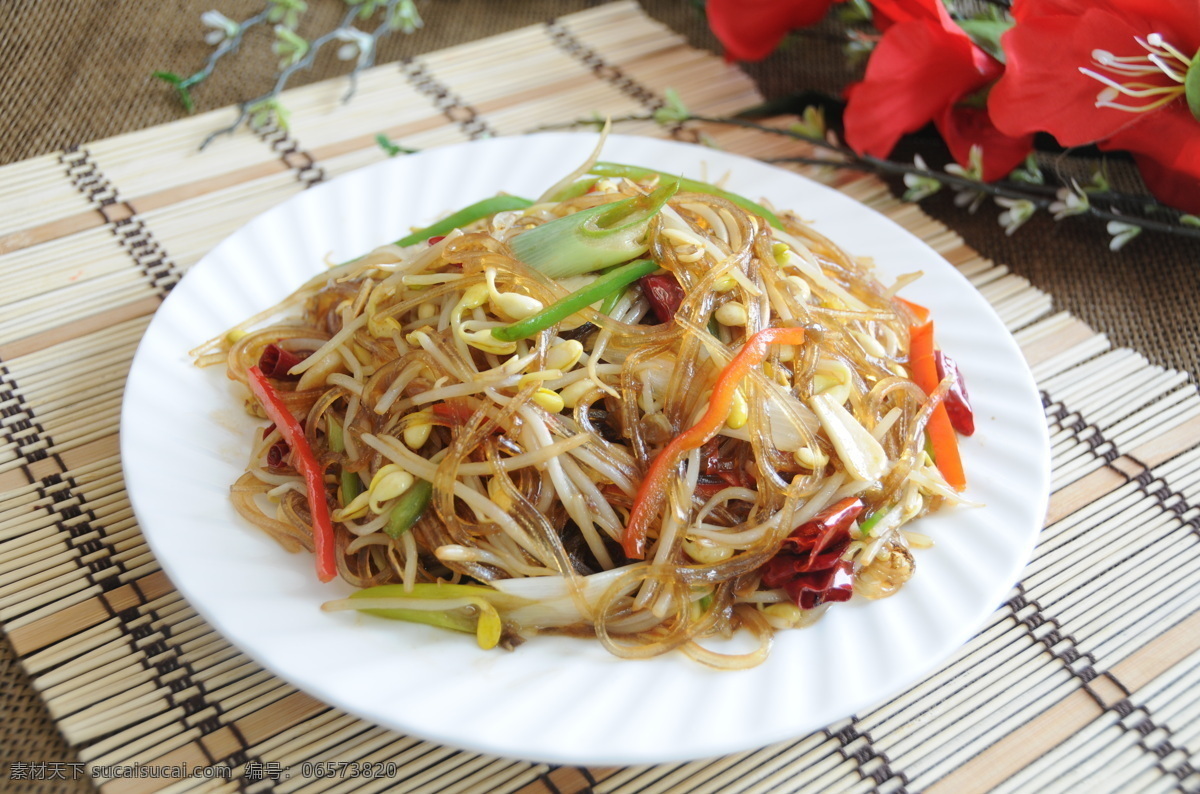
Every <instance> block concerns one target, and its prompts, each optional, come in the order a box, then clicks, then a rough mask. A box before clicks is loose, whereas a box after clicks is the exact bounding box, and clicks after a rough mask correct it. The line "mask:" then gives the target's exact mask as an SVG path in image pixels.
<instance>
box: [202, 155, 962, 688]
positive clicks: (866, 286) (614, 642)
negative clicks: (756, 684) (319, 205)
mask: <svg viewBox="0 0 1200 794" xmlns="http://www.w3.org/2000/svg"><path fill="white" fill-rule="evenodd" d="M916 275H917V274H914V275H913V276H912V277H913V278H915V277H916ZM908 280H909V279H907V278H902V279H900V280H899V282H897V283H895V284H892V285H890V286H885V285H883V284H881V283H879V282H878V281H877V280H876V278H875V276H874V275H873V272H872V269H871V266H870V263H866V262H862V261H858V260H856V259H854V258H853V257H851V256H850V255H848V254H846V253H845V252H844V251H842V249H841V248H839V247H838V246H837V245H835V244H834V243H833V242H831V241H829V240H827V239H826V238H824V237H822V236H821V235H820V234H818V233H817V232H815V231H814V230H813V229H811V228H809V227H808V226H807V225H805V224H804V223H803V222H802V221H801V220H800V219H798V218H797V217H795V216H794V215H792V214H791V213H787V212H781V213H779V214H778V215H777V214H776V213H775V212H773V211H772V210H770V209H768V208H766V207H764V206H760V205H758V204H755V203H753V202H751V201H749V200H747V199H745V198H743V197H741V196H737V195H733V194H731V193H728V192H726V191H724V190H722V189H720V188H717V187H715V186H712V185H708V184H704V183H700V182H694V181H691V180H687V179H682V178H679V177H675V176H672V175H668V174H663V173H658V172H655V171H652V170H649V169H645V168H638V167H633V166H623V165H617V164H612V163H604V162H596V161H595V158H594V157H593V158H592V159H591V160H589V162H588V163H587V164H585V166H584V167H583V168H581V169H579V170H578V171H576V172H575V173H574V174H572V175H570V176H569V177H567V178H566V179H564V180H563V181H561V182H560V183H559V184H557V185H555V186H554V187H553V188H551V189H550V190H549V191H548V192H547V194H546V195H545V196H544V197H542V198H541V199H539V200H537V201H531V200H527V199H521V198H517V197H515V196H509V195H500V196H497V197H494V198H491V199H486V200H484V201H481V202H479V203H477V204H473V205H471V206H469V207H466V208H465V209H463V210H462V211H460V212H457V213H455V214H454V215H452V216H450V217H448V218H447V219H446V220H445V221H443V222H441V223H438V224H435V225H434V226H432V227H429V228H427V229H421V230H418V231H416V232H414V233H413V234H411V235H409V236H408V237H405V238H404V239H401V240H398V241H397V242H396V243H394V244H390V245H385V246H383V247H381V248H378V249H376V250H374V251H372V252H370V253H368V254H366V255H364V256H362V257H360V258H358V259H355V260H353V261H350V262H345V263H342V264H339V265H336V266H333V267H332V268H331V269H330V270H328V271H327V272H324V273H322V274H321V275H320V276H319V277H317V278H314V279H313V280H312V281H310V282H309V283H308V284H306V285H304V286H303V287H302V288H301V289H300V290H299V291H297V292H296V293H294V294H293V295H292V296H291V297H289V298H288V299H287V300H285V301H284V302H283V303H282V304H280V305H279V306H276V307H273V308H272V309H270V310H268V311H266V312H264V313H262V314H260V315H258V316H256V317H253V318H250V319H249V320H247V321H246V323H244V324H243V325H241V326H239V327H238V328H236V329H234V330H232V331H230V332H229V333H228V334H226V335H224V336H223V337H221V338H220V339H218V340H215V341H214V342H213V343H210V344H209V345H208V346H206V347H205V348H202V349H199V350H198V351H196V355H197V361H198V363H200V364H212V363H223V364H224V365H225V366H226V367H227V370H228V374H229V377H230V378H232V379H234V380H236V381H239V382H241V383H243V384H245V385H246V386H247V387H248V388H249V392H250V396H249V398H248V399H247V402H246V407H247V410H248V411H249V412H250V413H251V414H253V415H255V416H259V417H262V419H263V425H262V428H261V431H260V432H258V433H257V434H256V435H255V437H254V439H253V444H252V445H251V449H250V451H249V464H248V466H247V468H246V472H245V474H243V475H242V476H241V478H240V479H239V480H238V481H237V482H236V483H235V484H234V485H233V488H232V497H233V501H234V504H235V505H236V507H237V510H238V512H239V513H240V514H241V515H243V516H244V517H245V518H246V519H248V520H249V521H251V522H252V523H253V524H255V525H256V526H257V527H260V528H261V529H262V530H263V531H265V532H266V533H268V534H269V535H270V536H272V537H273V538H275V539H276V540H277V541H278V542H279V543H280V544H282V545H283V546H284V547H285V548H287V549H289V550H293V551H299V550H302V549H303V550H306V551H308V552H311V553H312V554H313V555H315V560H316V571H317V575H318V577H319V578H320V579H321V580H322V581H330V580H333V579H335V578H339V577H340V578H341V579H343V580H345V581H346V582H348V583H349V584H350V585H352V586H353V587H354V588H356V591H355V592H354V593H353V595H351V596H350V597H349V598H343V599H337V600H334V601H331V602H329V603H327V604H326V605H325V608H326V609H329V610H343V609H353V610H359V611H362V612H366V613H369V614H372V615H376V616H381V617H385V618H393V619H398V620H406V621H415V622H421V623H427V624H433V625H436V626H441V627H444V628H448V629H453V630H458V631H464V632H469V633H471V634H474V635H475V636H476V639H477V641H478V643H479V645H480V646H482V647H484V648H491V647H495V646H497V645H499V646H502V647H513V646H515V645H517V644H519V643H520V642H521V641H522V640H524V639H528V638H529V637H531V636H533V635H536V634H539V633H547V632H553V633H567V634H572V635H582V636H589V637H595V638H597V639H598V641H599V642H601V643H603V644H604V646H605V647H606V648H608V649H609V650H610V651H611V652H612V653H614V654H616V655H618V656H623V657H648V656H653V655H657V654H660V653H663V652H666V651H668V650H672V649H682V650H683V651H684V652H686V653H687V654H688V655H690V656H692V657H693V658H696V659H698V660H700V661H701V662H704V663H706V664H710V665H713V666H717V667H744V666H749V665H753V664H756V663H758V662H760V661H761V660H762V659H763V658H765V655H766V653H767V652H768V649H769V647H770V643H771V636H772V634H773V632H774V631H775V630H777V629H786V628H794V627H800V626H804V625H808V624H810V623H811V622H813V621H814V620H816V619H817V618H818V617H819V616H820V615H821V613H822V612H823V611H824V610H825V609H826V608H827V607H828V605H829V604H831V603H834V602H839V601H845V600H848V599H849V598H851V596H852V595H853V594H855V593H858V594H860V595H861V596H864V597H867V598H881V597H885V596H888V595H890V594H892V593H894V592H896V591H897V590H898V589H899V588H901V587H902V586H903V585H904V583H905V582H906V581H907V580H908V579H909V578H910V577H911V576H912V575H913V571H914V555H913V553H912V550H913V549H914V548H920V547H922V546H927V545H929V542H930V541H929V539H928V538H927V537H926V536H924V535H922V534H920V533H918V532H914V531H912V529H911V528H910V527H911V524H912V522H913V521H915V520H916V519H918V518H920V517H921V516H923V515H925V514H927V513H929V512H931V511H934V510H937V509H939V508H940V507H941V506H943V505H945V504H947V503H958V502H961V496H960V492H961V490H962V489H963V487H964V486H965V477H964V474H963V470H962V465H961V462H960V459H959V454H958V446H957V439H956V433H970V432H972V430H973V427H972V422H973V420H972V415H971V410H970V407H969V404H968V402H967V398H966V392H965V390H964V388H963V384H962V379H961V377H960V376H959V375H958V372H957V369H956V368H955V366H954V364H953V362H952V361H951V360H950V359H948V358H947V357H946V356H944V355H943V354H942V352H941V351H940V350H939V349H937V348H936V347H935V345H934V340H933V324H932V322H931V321H930V320H929V318H928V312H927V311H926V310H925V309H923V308H922V307H920V306H917V305H915V304H912V303H909V302H907V301H905V300H903V299H901V298H899V297H897V296H896V294H895V292H896V290H897V289H898V288H899V287H900V286H902V285H903V284H904V283H907V281H908ZM739 629H743V630H746V632H748V634H749V636H752V637H754V638H756V639H757V640H758V641H757V642H756V643H753V646H754V647H753V648H752V649H751V650H749V651H745V650H744V649H741V648H739V649H738V652H736V653H722V652H720V651H719V650H715V649H714V648H713V642H711V641H710V642H708V643H707V644H706V643H705V640H718V639H720V638H722V637H729V636H731V635H732V634H733V633H734V632H736V631H737V630H739Z"/></svg>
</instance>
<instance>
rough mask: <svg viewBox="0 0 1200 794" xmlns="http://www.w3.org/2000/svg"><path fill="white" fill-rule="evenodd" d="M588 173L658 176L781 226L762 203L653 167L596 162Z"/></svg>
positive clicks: (680, 187)
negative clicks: (722, 200)
mask: <svg viewBox="0 0 1200 794" xmlns="http://www.w3.org/2000/svg"><path fill="white" fill-rule="evenodd" d="M589 173H593V174H598V175H600V176H608V177H625V178H626V179H634V180H638V179H651V178H653V177H658V178H659V180H660V181H661V182H662V183H663V184H668V183H672V182H673V183H675V184H676V185H678V186H679V189H680V190H686V191H688V192H689V193H707V194H709V195H710V196H720V197H721V198H723V199H726V200H728V201H732V202H733V203H734V204H736V205H738V206H739V207H741V208H742V209H744V210H746V211H748V212H752V213H754V214H755V215H758V216H760V217H762V218H763V219H764V220H766V222H767V223H769V224H771V225H772V226H774V227H775V228H776V229H782V228H783V222H782V221H780V220H779V216H777V215H776V214H775V213H773V212H771V211H770V210H769V209H767V208H766V207H764V206H763V205H761V204H757V203H755V202H753V201H751V200H750V199H748V198H746V197H744V196H739V195H738V194H736V193H730V192H729V191H728V190H722V189H721V188H719V187H717V186H716V185H710V184H708V183H707V182H700V181H698V180H695V179H687V178H685V177H681V176H674V175H672V174H668V173H666V172H664V171H655V170H654V169H653V168H642V167H641V166H636V165H622V164H621V163H604V162H600V163H596V164H595V165H594V166H592V167H591V169H590V171H589Z"/></svg>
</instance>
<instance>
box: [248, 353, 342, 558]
mask: <svg viewBox="0 0 1200 794" xmlns="http://www.w3.org/2000/svg"><path fill="white" fill-rule="evenodd" d="M246 374H247V375H249V376H250V378H249V381H248V384H249V386H250V392H251V393H252V394H253V395H254V396H255V397H256V398H257V399H258V402H259V404H261V405H262V407H263V410H264V411H266V413H267V416H268V417H270V419H271V421H272V422H274V423H275V426H276V427H278V428H279V433H280V435H282V436H283V440H284V441H286V442H288V445H289V446H291V448H292V454H293V455H295V457H296V464H297V468H299V469H300V473H301V474H302V475H304V485H305V488H306V489H307V491H308V509H309V511H310V512H311V513H312V519H313V551H314V552H315V553H316V557H317V578H318V579H320V580H321V581H322V582H329V581H332V580H333V578H334V577H335V576H337V563H336V562H335V561H334V555H333V521H332V520H331V519H330V517H329V503H328V502H326V501H325V471H324V469H322V468H321V467H320V466H319V465H318V464H317V456H316V455H314V454H313V451H312V447H311V446H309V444H308V439H307V438H305V437H304V428H302V427H301V426H300V422H298V421H297V420H296V417H294V416H292V412H291V411H289V410H288V409H287V406H286V405H284V403H283V400H281V399H280V398H279V394H278V393H277V392H276V391H275V388H274V387H273V386H272V385H271V382H270V381H268V380H267V376H266V375H264V374H263V373H262V370H261V369H259V368H258V365H255V366H253V367H250V369H248V370H246Z"/></svg>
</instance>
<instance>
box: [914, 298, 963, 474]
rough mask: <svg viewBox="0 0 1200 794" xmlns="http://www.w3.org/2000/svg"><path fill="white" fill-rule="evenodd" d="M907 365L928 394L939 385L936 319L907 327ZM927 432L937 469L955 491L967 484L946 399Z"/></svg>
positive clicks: (926, 427)
mask: <svg viewBox="0 0 1200 794" xmlns="http://www.w3.org/2000/svg"><path fill="white" fill-rule="evenodd" d="M908 336H909V345H908V365H909V367H910V368H911V369H912V378H913V382H914V383H916V384H917V385H918V386H920V387H921V389H922V390H923V391H924V392H925V393H926V394H932V393H933V391H934V390H935V389H936V388H937V387H938V376H937V363H936V361H935V359H934V356H933V322H932V321H930V322H927V323H925V324H923V325H914V326H912V327H911V328H909V329H908ZM925 433H926V435H928V437H929V443H930V445H931V446H932V447H933V458H934V462H935V463H936V464H937V467H938V471H940V472H941V473H942V476H943V477H945V478H946V482H947V483H949V484H950V486H951V487H952V488H954V490H956V491H961V490H962V489H963V488H966V487H967V476H966V474H965V473H964V472H963V466H962V457H961V456H960V455H959V454H958V437H957V436H956V435H955V434H954V426H953V425H952V424H951V423H950V415H949V414H948V413H946V405H945V403H944V402H943V403H939V404H938V406H937V407H936V408H934V409H933V414H932V415H931V416H930V417H929V422H928V423H927V424H926V425H925Z"/></svg>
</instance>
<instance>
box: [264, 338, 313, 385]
mask: <svg viewBox="0 0 1200 794" xmlns="http://www.w3.org/2000/svg"><path fill="white" fill-rule="evenodd" d="M303 360H304V359H303V358H301V357H300V356H298V355H296V354H295V353H293V352H291V351H290V350H284V349H283V348H282V347H280V346H279V345H276V344H270V345H267V346H266V347H264V348H263V351H262V353H260V354H259V356H258V368H259V369H260V370H262V373H263V374H264V375H266V376H267V377H268V378H275V379H276V380H300V376H299V375H292V374H291V373H289V372H288V370H290V369H291V368H292V367H294V366H296V365H297V364H299V363H300V362H301V361H303Z"/></svg>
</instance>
